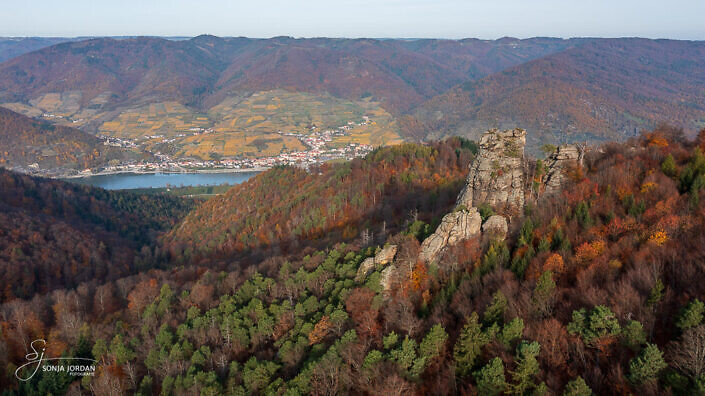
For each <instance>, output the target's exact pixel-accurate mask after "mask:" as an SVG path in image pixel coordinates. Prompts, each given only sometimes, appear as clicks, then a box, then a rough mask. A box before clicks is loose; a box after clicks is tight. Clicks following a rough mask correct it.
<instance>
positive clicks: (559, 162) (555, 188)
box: [543, 144, 582, 195]
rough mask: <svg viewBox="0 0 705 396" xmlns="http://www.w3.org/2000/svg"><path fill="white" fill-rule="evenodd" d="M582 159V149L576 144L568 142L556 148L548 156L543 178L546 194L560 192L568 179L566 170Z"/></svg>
mask: <svg viewBox="0 0 705 396" xmlns="http://www.w3.org/2000/svg"><path fill="white" fill-rule="evenodd" d="M581 160H582V151H581V150H580V149H579V148H578V146H576V145H574V144H567V145H564V146H559V147H558V148H556V151H554V152H553V153H552V154H551V155H549V156H548V158H546V162H545V165H546V176H544V179H543V185H544V189H543V191H544V194H547V195H551V194H555V193H557V192H559V191H560V190H561V186H562V185H563V183H565V180H566V175H565V173H566V170H568V169H570V168H572V167H575V166H577V165H578V164H579V163H580V161H581Z"/></svg>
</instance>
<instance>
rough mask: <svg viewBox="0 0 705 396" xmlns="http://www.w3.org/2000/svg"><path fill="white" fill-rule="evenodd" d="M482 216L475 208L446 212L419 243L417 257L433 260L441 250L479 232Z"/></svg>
mask: <svg viewBox="0 0 705 396" xmlns="http://www.w3.org/2000/svg"><path fill="white" fill-rule="evenodd" d="M481 226H482V218H481V217H480V213H478V211H477V209H476V208H470V209H468V210H458V211H455V212H451V213H448V214H447V215H445V216H444V217H443V220H441V224H440V225H439V226H438V228H437V229H436V231H435V232H434V233H433V234H432V235H430V236H429V237H428V238H426V239H425V240H424V241H423V243H422V244H421V253H420V254H419V259H420V260H422V261H427V262H428V261H433V260H434V259H435V258H436V257H438V255H440V253H441V252H443V250H444V249H445V248H447V247H449V246H453V245H455V244H457V243H458V242H460V241H463V240H465V239H468V238H471V237H473V236H476V235H478V234H479V233H480V227H481Z"/></svg>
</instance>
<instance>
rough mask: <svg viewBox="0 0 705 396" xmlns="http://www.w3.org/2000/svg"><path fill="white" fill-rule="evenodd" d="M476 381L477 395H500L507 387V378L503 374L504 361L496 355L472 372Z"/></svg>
mask: <svg viewBox="0 0 705 396" xmlns="http://www.w3.org/2000/svg"><path fill="white" fill-rule="evenodd" d="M473 376H474V377H475V382H476V383H477V393H478V394H479V395H488V396H495V395H501V394H502V393H503V392H504V391H505V390H506V389H507V380H506V379H505V376H504V362H502V359H500V358H498V357H496V358H494V359H492V360H490V362H489V363H487V365H485V366H484V367H482V368H481V369H480V370H478V371H476V372H475V373H473Z"/></svg>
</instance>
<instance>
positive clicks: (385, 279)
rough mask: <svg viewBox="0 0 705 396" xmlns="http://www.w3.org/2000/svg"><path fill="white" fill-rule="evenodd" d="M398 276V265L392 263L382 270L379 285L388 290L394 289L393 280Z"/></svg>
mask: <svg viewBox="0 0 705 396" xmlns="http://www.w3.org/2000/svg"><path fill="white" fill-rule="evenodd" d="M396 276H397V267H395V266H393V265H390V266H389V267H387V268H385V269H384V270H383V271H382V276H381V277H380V279H379V285H380V286H381V287H382V290H383V291H385V292H388V291H390V290H392V282H394V278H396Z"/></svg>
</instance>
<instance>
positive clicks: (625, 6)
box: [0, 0, 705, 40]
mask: <svg viewBox="0 0 705 396" xmlns="http://www.w3.org/2000/svg"><path fill="white" fill-rule="evenodd" d="M0 6H1V7H2V10H3V11H2V13H0V36H62V37H75V36H137V35H145V36H196V35H199V34H213V35H217V36H247V37H273V36H293V37H374V38H453V39H455V38H464V37H477V38H483V39H495V38H499V37H505V36H512V37H519V38H527V37H536V36H551V37H565V38H568V37H586V36H589V37H634V36H638V37H648V38H672V39H692V40H703V39H705V20H704V18H703V16H705V0H610V1H607V0H580V1H575V0H357V1H352V0H305V1H304V0H288V1H287V0H251V1H241V0H234V1H232V0H231V1H227V0H199V1H184V0H120V1H117V0H0Z"/></svg>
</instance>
